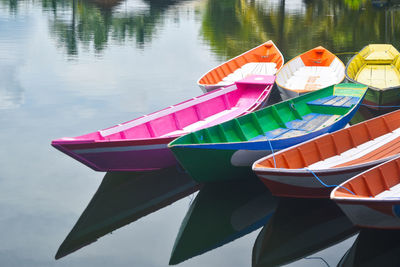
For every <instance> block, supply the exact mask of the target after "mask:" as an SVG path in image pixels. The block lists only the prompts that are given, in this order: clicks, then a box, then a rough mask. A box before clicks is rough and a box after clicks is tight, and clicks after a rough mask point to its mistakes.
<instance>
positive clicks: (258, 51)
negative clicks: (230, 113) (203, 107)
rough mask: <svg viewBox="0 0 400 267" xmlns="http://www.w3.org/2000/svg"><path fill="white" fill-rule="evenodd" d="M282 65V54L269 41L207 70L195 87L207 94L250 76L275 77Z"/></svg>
mask: <svg viewBox="0 0 400 267" xmlns="http://www.w3.org/2000/svg"><path fill="white" fill-rule="evenodd" d="M283 63H284V58H283V56H282V53H281V52H280V51H279V49H278V48H277V47H276V45H275V44H274V43H273V42H272V41H271V40H270V41H267V42H265V43H263V44H261V45H259V46H257V47H255V48H253V49H250V50H248V51H246V52H244V53H243V54H240V55H238V56H236V57H234V58H232V59H230V60H228V61H226V62H224V63H222V64H221V65H219V66H217V67H215V68H213V69H211V70H209V71H208V72H207V73H205V74H204V75H203V76H202V77H200V78H199V80H198V81H197V85H198V86H199V87H200V88H201V90H202V91H203V92H205V93H207V92H210V91H213V90H215V89H218V88H221V87H224V86H228V85H231V84H234V83H235V81H237V80H240V79H244V78H246V77H248V76H250V75H260V74H261V75H275V74H276V72H277V71H278V70H279V69H280V68H281V67H282V65H283Z"/></svg>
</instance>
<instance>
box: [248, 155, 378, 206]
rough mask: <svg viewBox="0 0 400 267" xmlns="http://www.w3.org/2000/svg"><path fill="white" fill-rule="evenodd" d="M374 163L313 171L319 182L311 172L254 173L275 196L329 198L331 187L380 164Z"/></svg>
mask: <svg viewBox="0 0 400 267" xmlns="http://www.w3.org/2000/svg"><path fill="white" fill-rule="evenodd" d="M381 162H382V161H379V162H374V163H373V164H369V165H367V166H363V167H360V168H354V169H351V170H342V171H323V172H318V171H314V173H315V175H316V176H317V177H318V178H319V179H321V181H322V182H323V183H325V185H324V184H322V183H321V182H319V181H318V180H317V178H315V176H314V175H313V174H312V173H311V172H297V173H296V172H292V173H288V172H286V173H279V172H263V171H256V174H257V176H258V177H259V178H260V179H261V181H262V182H263V183H264V184H265V186H266V187H268V189H269V190H270V191H271V193H272V194H273V195H275V196H280V197H294V198H329V195H330V193H331V191H332V188H333V187H336V186H337V185H339V184H341V183H343V182H344V181H346V180H348V179H350V178H351V177H353V176H355V175H357V174H359V173H361V172H363V171H365V170H368V169H369V168H371V167H374V166H376V165H378V164H379V163H381Z"/></svg>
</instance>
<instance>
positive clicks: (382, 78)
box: [347, 44, 400, 89]
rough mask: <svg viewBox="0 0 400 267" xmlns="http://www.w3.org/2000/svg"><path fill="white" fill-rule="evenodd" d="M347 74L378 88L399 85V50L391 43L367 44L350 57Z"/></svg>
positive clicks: (355, 79)
mask: <svg viewBox="0 0 400 267" xmlns="http://www.w3.org/2000/svg"><path fill="white" fill-rule="evenodd" d="M347 75H348V77H349V78H350V79H352V80H354V81H357V82H360V83H362V84H366V85H370V86H373V87H375V88H378V89H384V88H389V87H397V86H400V58H399V52H398V51H397V50H396V48H394V47H393V46H392V45H386V44H373V45H368V46H366V47H365V48H363V49H362V50H361V51H360V52H359V53H358V54H357V55H355V56H354V57H353V58H352V60H351V61H350V63H349V64H348V66H347Z"/></svg>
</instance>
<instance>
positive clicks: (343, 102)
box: [168, 83, 368, 182]
mask: <svg viewBox="0 0 400 267" xmlns="http://www.w3.org/2000/svg"><path fill="white" fill-rule="evenodd" d="M367 88H368V87H367V86H365V85H360V84H350V83H343V84H337V85H333V86H329V87H326V88H323V89H321V90H318V91H314V92H311V93H308V94H304V95H302V96H299V97H297V98H293V99H290V100H287V101H284V102H280V103H278V104H275V105H272V106H269V107H266V108H264V109H262V110H259V111H256V112H252V113H249V114H247V115H244V116H242V117H239V118H236V119H233V120H230V121H227V122H224V123H222V124H219V125H216V126H213V127H209V128H206V129H202V130H200V131H196V132H192V133H190V134H187V135H184V136H182V137H179V138H177V139H175V140H174V141H173V142H171V143H170V144H169V145H168V147H169V148H170V149H171V150H172V152H173V153H174V155H175V157H176V158H177V160H178V161H179V162H180V164H181V165H182V166H183V167H184V168H185V169H186V171H187V172H188V173H189V174H190V176H191V177H192V178H193V179H194V180H196V181H198V182H211V181H220V180H230V179H241V178H243V177H248V176H251V175H254V174H253V173H252V171H251V165H252V164H253V162H254V161H256V160H257V159H259V158H261V157H263V156H266V155H268V154H270V153H272V152H273V151H276V150H280V149H284V148H288V147H290V146H293V145H295V144H298V143H301V142H304V141H306V140H309V139H311V138H314V137H316V136H319V135H321V134H325V133H329V132H333V131H336V130H339V129H341V128H343V127H344V126H345V125H346V124H347V123H348V122H349V121H350V119H351V118H352V117H353V115H354V114H355V113H356V112H357V109H358V107H359V105H360V103H361V102H362V100H363V98H364V96H365V92H366V90H367Z"/></svg>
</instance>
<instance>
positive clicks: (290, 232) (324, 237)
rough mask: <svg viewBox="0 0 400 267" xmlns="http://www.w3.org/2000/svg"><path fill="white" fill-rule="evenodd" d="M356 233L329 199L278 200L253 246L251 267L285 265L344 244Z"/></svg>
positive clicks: (355, 229)
mask: <svg viewBox="0 0 400 267" xmlns="http://www.w3.org/2000/svg"><path fill="white" fill-rule="evenodd" d="M356 232H357V228H356V227H355V226H353V224H352V223H351V222H350V220H349V219H348V218H347V217H346V216H345V215H344V214H343V212H342V211H341V210H340V209H339V207H338V206H336V205H335V203H334V202H333V201H331V200H325V199H324V200H310V199H285V198H281V199H280V200H279V204H278V207H277V208H276V211H275V213H274V215H273V216H272V218H271V220H270V221H269V222H268V224H267V225H266V226H264V228H263V229H262V230H261V232H260V233H259V235H258V237H257V239H256V242H255V244H254V247H253V255H252V266H253V267H255V266H257V267H261V266H277V265H282V264H287V263H290V262H292V261H295V260H297V259H300V258H303V257H305V256H308V255H310V254H312V253H315V252H317V251H320V250H322V249H324V248H328V247H330V246H332V245H334V244H336V243H338V242H340V241H343V240H345V239H347V238H349V237H350V236H352V235H354V234H355V233H356Z"/></svg>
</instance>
